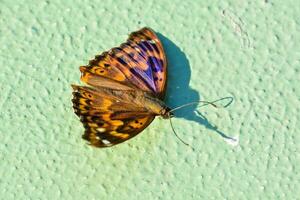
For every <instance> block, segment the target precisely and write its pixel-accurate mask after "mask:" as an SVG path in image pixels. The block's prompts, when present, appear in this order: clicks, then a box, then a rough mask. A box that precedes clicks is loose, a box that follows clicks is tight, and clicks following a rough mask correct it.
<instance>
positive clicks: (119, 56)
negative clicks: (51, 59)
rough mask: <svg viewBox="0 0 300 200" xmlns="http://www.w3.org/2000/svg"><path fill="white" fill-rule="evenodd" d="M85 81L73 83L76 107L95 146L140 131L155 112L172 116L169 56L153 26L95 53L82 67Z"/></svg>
mask: <svg viewBox="0 0 300 200" xmlns="http://www.w3.org/2000/svg"><path fill="white" fill-rule="evenodd" d="M80 72H81V78H80V79H81V81H82V82H84V83H86V84H87V86H78V85H72V88H73V99H72V102H73V108H74V111H75V114H76V115H77V116H78V117H79V118H80V121H81V122H82V123H83V126H84V128H85V132H84V134H83V136H82V138H83V139H85V140H87V141H89V143H90V144H91V145H92V146H95V147H111V146H113V145H116V144H120V143H122V142H124V141H126V140H129V139H130V138H132V137H134V136H136V135H137V134H138V133H140V132H141V131H143V130H144V129H145V128H146V127H147V126H148V125H149V124H150V123H151V122H152V121H153V119H154V118H155V117H156V116H162V117H163V118H170V117H172V116H173V113H172V112H171V109H170V108H169V107H168V106H166V104H165V103H164V101H163V99H164V96H165V91H166V84H167V59H166V55H165V52H164V49H163V45H162V43H161V41H160V40H159V38H158V37H157V35H156V34H155V32H154V31H153V30H152V29H150V28H148V27H145V28H142V29H140V30H138V31H136V32H132V33H131V34H130V35H129V37H128V39H127V41H126V42H125V43H123V44H121V45H120V46H119V47H115V48H112V49H110V50H109V51H106V52H103V53H102V54H101V55H98V56H95V58H94V59H93V60H90V61H89V64H88V65H86V66H81V67H80Z"/></svg>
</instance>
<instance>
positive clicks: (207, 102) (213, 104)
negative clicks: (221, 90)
mask: <svg viewBox="0 0 300 200" xmlns="http://www.w3.org/2000/svg"><path fill="white" fill-rule="evenodd" d="M226 99H228V100H229V102H228V103H227V104H225V105H224V106H222V107H223V108H226V107H227V106H229V105H230V104H231V103H232V102H233V97H223V98H221V99H217V100H215V101H194V102H190V103H187V104H184V105H181V106H178V107H176V108H173V109H172V110H170V112H173V111H175V110H179V109H181V108H184V107H188V106H191V105H195V104H199V103H203V104H202V105H201V106H199V107H203V106H207V105H211V106H213V107H215V108H220V106H217V105H216V104H215V103H216V102H218V101H223V100H226Z"/></svg>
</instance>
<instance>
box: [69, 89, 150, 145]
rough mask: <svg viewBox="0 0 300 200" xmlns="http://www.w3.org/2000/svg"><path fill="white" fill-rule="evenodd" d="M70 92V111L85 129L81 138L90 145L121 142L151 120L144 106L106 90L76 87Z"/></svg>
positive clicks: (140, 129)
mask: <svg viewBox="0 0 300 200" xmlns="http://www.w3.org/2000/svg"><path fill="white" fill-rule="evenodd" d="M73 89H74V92H73V100H72V101H73V108H74V110H75V113H76V114H77V115H78V116H79V117H80V121H81V122H82V123H83V125H84V128H85V132H84V135H83V136H82V137H83V138H84V139H85V140H88V141H89V142H90V144H91V145H93V146H96V147H109V146H113V145H116V144H119V143H122V142H124V141H126V140H128V139H130V138H132V137H134V136H135V135H137V134H138V133H140V132H141V131H142V130H144V129H145V128H146V127H147V126H148V125H149V124H150V123H151V122H152V120H153V119H154V116H153V115H151V114H149V113H148V112H147V110H145V109H144V108H143V107H139V106H135V105H133V104H132V103H130V101H126V97H123V98H119V95H114V94H113V93H112V92H110V91H109V90H105V89H101V90H97V89H94V88H89V87H84V86H75V85H73ZM121 92H122V91H121ZM124 94H125V93H124Z"/></svg>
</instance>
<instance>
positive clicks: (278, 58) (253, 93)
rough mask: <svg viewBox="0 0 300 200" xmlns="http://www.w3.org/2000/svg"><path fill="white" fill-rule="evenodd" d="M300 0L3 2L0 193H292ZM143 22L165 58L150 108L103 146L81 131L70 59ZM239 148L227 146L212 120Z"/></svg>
mask: <svg viewBox="0 0 300 200" xmlns="http://www.w3.org/2000/svg"><path fill="white" fill-rule="evenodd" d="M299 13H300V2H299V1H292V0H289V1H279V0H277V1H272V0H269V1H267V0H265V1H263V0H259V1H258V0H257V1H240V0H235V1H229V2H225V1H224V2H223V3H221V1H209V0H206V1H193V0H189V1H184V2H183V1H181V0H176V1H167V0H164V1H157V2H151V1H134V0H125V1H121V0H120V1H79V0H76V1H64V2H63V3H62V1H57V0H55V1H34V0H31V1H25V0H23V1H22V0H20V1H17V2H16V1H8V0H1V1H0V16H1V18H0V66H1V68H0V69H1V73H0V89H1V96H0V109H1V116H0V120H1V121H0V122H1V126H0V140H1V143H0V152H1V154H0V177H1V178H0V195H1V197H0V199H71V198H74V199H141V198H142V199H176V200H177V199H200V198H201V199H300V198H299V197H300V174H299V170H300V167H299V165H300V154H299V150H300V146H299V141H300V133H299V128H300V123H299V120H300V116H299V113H300V102H299V97H300V89H299V81H300V73H299V67H300V63H299V57H300V32H299V31H300V30H299V29H300V28H299V27H300V21H299V19H300V18H299ZM143 26H149V27H152V28H153V29H154V30H155V31H157V32H159V33H160V34H161V35H160V38H161V39H162V41H163V44H164V46H165V50H166V54H167V57H168V60H169V85H168V93H167V96H168V97H167V99H166V102H167V104H169V105H170V106H172V107H174V106H176V105H180V104H182V103H185V102H190V101H193V100H199V99H201V100H213V99H216V98H219V97H224V96H228V95H231V96H234V97H235V102H234V103H233V104H232V105H231V106H230V107H228V108H226V109H214V108H211V107H205V108H201V113H202V114H203V115H205V116H206V117H207V119H208V120H209V122H210V123H211V125H210V124H208V122H206V121H205V120H201V119H200V118H199V117H197V116H195V115H194V114H193V112H191V110H192V109H189V110H188V111H187V110H186V111H182V112H180V113H178V115H179V118H177V119H175V120H174V123H175V125H176V130H177V132H178V134H179V135H180V136H181V137H182V138H183V139H184V140H186V141H187V142H189V143H190V144H191V145H192V146H194V150H192V149H191V148H188V147H186V146H185V145H183V144H182V143H180V141H179V140H178V139H177V138H176V137H174V135H173V134H172V132H171V128H170V126H169V123H168V121H164V120H162V119H159V118H157V119H156V120H155V121H154V122H153V123H152V124H151V125H150V126H149V127H148V128H147V129H146V130H145V131H144V132H143V133H142V134H140V135H139V136H137V137H136V138H134V139H132V140H130V141H128V142H126V143H124V144H121V145H118V146H115V147H113V148H107V149H95V148H91V147H89V146H88V145H85V142H84V141H83V140H82V139H81V134H82V133H83V128H82V125H81V123H80V122H79V121H78V119H77V117H76V116H75V114H74V113H73V110H72V107H71V101H70V100H71V88H70V84H71V83H79V76H80V73H79V70H78V66H80V65H84V64H86V63H87V62H88V60H89V59H91V58H92V57H93V56H94V55H95V54H98V53H101V52H102V51H104V50H108V49H109V48H111V47H113V46H116V45H119V44H120V43H121V42H123V41H125V39H126V38H127V35H128V33H129V32H131V31H135V30H137V29H139V28H141V27H143ZM214 124H215V125H217V126H218V128H219V130H220V131H222V132H223V133H224V134H226V135H228V136H234V137H238V138H239V143H238V145H235V146H234V145H230V144H229V143H228V142H226V141H225V140H224V139H223V138H222V137H221V136H220V135H219V134H218V133H217V131H216V130H214V129H213V125H214Z"/></svg>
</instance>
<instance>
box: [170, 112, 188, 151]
mask: <svg viewBox="0 0 300 200" xmlns="http://www.w3.org/2000/svg"><path fill="white" fill-rule="evenodd" d="M169 119H170V125H171V128H172V131H173V133H174V135H175V136H176V137H177V138H178V139H179V140H180V141H181V142H182V143H183V144H185V145H186V146H190V145H189V144H188V143H186V142H185V141H183V140H182V139H181V138H180V137H179V136H178V135H177V133H176V131H175V129H174V127H173V124H172V120H171V117H170V118H169Z"/></svg>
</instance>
